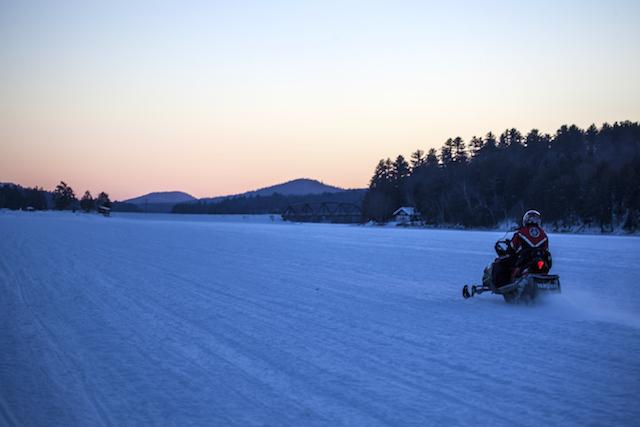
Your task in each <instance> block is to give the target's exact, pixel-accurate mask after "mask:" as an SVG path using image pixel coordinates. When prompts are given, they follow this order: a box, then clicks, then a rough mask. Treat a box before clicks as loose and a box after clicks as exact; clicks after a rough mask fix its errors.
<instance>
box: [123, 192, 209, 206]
mask: <svg viewBox="0 0 640 427" xmlns="http://www.w3.org/2000/svg"><path fill="white" fill-rule="evenodd" d="M191 200H196V198H195V197H193V196H192V195H191V194H187V193H185V192H182V191H158V192H155V193H149V194H145V195H144V196H139V197H134V198H133V199H128V200H123V202H124V203H130V204H132V205H144V204H147V203H150V204H157V203H173V204H176V203H184V202H188V201H191Z"/></svg>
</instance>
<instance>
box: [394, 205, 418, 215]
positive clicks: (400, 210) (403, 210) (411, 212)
mask: <svg viewBox="0 0 640 427" xmlns="http://www.w3.org/2000/svg"><path fill="white" fill-rule="evenodd" d="M399 213H404V214H406V215H411V216H413V215H418V211H417V210H416V208H414V207H412V206H403V207H400V208H398V209H397V210H396V211H395V212H394V213H393V215H398V214H399Z"/></svg>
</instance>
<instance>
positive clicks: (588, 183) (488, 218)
mask: <svg viewBox="0 0 640 427" xmlns="http://www.w3.org/2000/svg"><path fill="white" fill-rule="evenodd" d="M400 158H401V156H400V157H399V158H398V159H400ZM398 159H396V162H393V163H392V162H390V161H389V160H388V159H387V160H381V161H380V162H379V163H378V166H377V167H376V169H375V172H374V176H373V177H372V179H371V182H370V185H369V190H368V192H367V194H366V196H365V203H364V206H363V211H364V214H365V216H366V217H367V218H368V219H373V220H376V221H384V220H388V219H390V217H391V215H392V213H393V212H394V210H395V209H397V208H398V207H400V206H402V205H403V204H405V203H409V204H411V205H415V206H416V207H417V208H418V209H419V210H420V212H422V214H423V216H424V217H425V220H426V222H427V223H431V224H443V225H462V226H466V227H492V226H495V225H497V224H500V223H502V222H504V221H517V220H518V219H519V218H520V216H521V215H522V212H523V211H525V210H526V209H528V208H536V209H538V210H541V211H542V213H543V219H544V221H545V222H546V223H547V224H551V225H552V227H553V228H558V229H561V228H563V227H574V226H580V225H585V226H597V227H600V228H601V230H603V231H609V230H611V229H612V227H614V226H623V227H624V228H625V229H627V230H636V229H638V227H640V172H638V171H640V124H639V123H637V122H628V121H626V122H619V123H618V122H616V123H614V124H613V125H610V124H607V123H605V124H603V125H602V127H601V128H600V129H598V128H597V127H596V126H595V125H592V126H590V127H589V128H588V129H586V130H582V129H580V128H578V127H577V126H575V125H571V126H562V127H560V129H558V131H557V132H556V133H555V134H554V135H549V134H544V133H541V132H540V131H539V130H537V129H532V130H531V131H530V132H529V133H527V134H526V135H525V134H522V133H521V132H520V131H518V130H517V129H514V128H512V129H507V130H505V131H504V132H503V133H502V134H500V136H499V137H497V138H496V136H495V135H494V134H492V133H491V132H489V133H487V134H486V135H485V136H484V137H476V136H474V137H473V138H471V140H470V142H469V146H468V147H467V146H466V144H465V142H464V141H463V140H462V138H460V137H456V138H449V139H447V140H446V141H445V143H444V144H443V146H442V147H441V149H440V154H439V156H437V152H436V150H434V149H430V150H429V151H428V153H427V155H426V157H424V159H423V152H422V151H421V150H417V151H416V152H414V153H413V154H412V155H411V167H410V168H409V172H408V174H406V173H404V172H403V173H402V174H401V175H402V176H401V177H400V176H399V173H398V166H397V163H398ZM401 169H402V170H404V168H403V167H402V168H401Z"/></svg>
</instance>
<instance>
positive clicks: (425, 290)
mask: <svg viewBox="0 0 640 427" xmlns="http://www.w3.org/2000/svg"><path fill="white" fill-rule="evenodd" d="M502 235H503V234H502V233H496V232H470V231H445V230H412V229H392V228H376V227H362V226H343V225H324V224H307V225H302V224H288V223H282V222H280V221H278V220H277V218H270V217H268V216H266V217H261V218H259V219H258V220H254V219H253V218H252V217H245V218H242V217H225V218H216V217H210V216H199V217H194V216H172V215H147V216H145V215H116V216H114V217H112V218H103V217H100V216H97V215H85V214H71V213H53V212H45V213H40V212H34V213H19V212H18V213H12V212H6V211H5V212H0V425H2V424H8V425H36V426H48V425H114V426H120V425H148V424H155V425H180V426H184V425H225V426H226V425H242V426H245V425H291V426H299V425H366V426H372V425H409V424H411V425H476V424H477V425H505V426H507V425H508V426H516V425H523V426H541V425H577V426H578V425H579V426H582V425H617V426H620V425H629V426H630V425H638V420H639V419H640V406H639V405H638V395H639V394H640V357H639V355H640V287H639V286H638V285H639V279H640V263H638V259H640V238H638V237H622V236H582V235H551V236H550V239H551V249H552V252H553V255H554V262H555V265H554V272H555V273H557V274H560V276H561V281H562V286H563V294H562V295H559V296H556V297H553V298H548V299H547V300H545V301H542V302H540V303H538V304H536V305H533V306H510V305H507V304H505V303H504V302H503V301H502V299H501V298H500V297H498V296H493V295H487V294H484V295H481V296H478V297H476V298H473V299H470V300H466V301H465V300H463V299H462V297H461V294H460V288H461V286H462V285H463V284H464V283H477V282H479V281H480V276H481V273H482V268H483V267H484V265H485V264H487V263H489V262H490V261H491V260H492V258H493V252H492V251H493V249H492V248H493V243H494V241H495V240H496V239H498V238H500V237H502Z"/></svg>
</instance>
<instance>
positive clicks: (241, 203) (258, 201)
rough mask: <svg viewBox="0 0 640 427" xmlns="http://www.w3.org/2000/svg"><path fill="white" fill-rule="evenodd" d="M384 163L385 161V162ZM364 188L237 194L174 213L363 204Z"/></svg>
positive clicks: (179, 207)
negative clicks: (321, 191) (339, 190)
mask: <svg viewBox="0 0 640 427" xmlns="http://www.w3.org/2000/svg"><path fill="white" fill-rule="evenodd" d="M383 163H384V162H383ZM364 194H365V191H364V190H345V191H341V192H337V193H322V194H307V195H300V196H285V195H282V194H279V193H275V194H273V195H270V196H253V197H252V196H236V197H230V198H227V199H224V200H221V201H219V202H215V203H206V202H202V201H197V202H186V203H179V204H177V205H175V206H174V207H173V211H172V212H173V213H198V214H281V213H283V212H284V211H285V209H286V208H287V207H288V206H290V205H295V204H300V203H310V204H314V203H316V204H317V203H323V202H329V203H353V204H356V205H358V206H360V205H362V198H363V197H364Z"/></svg>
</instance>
